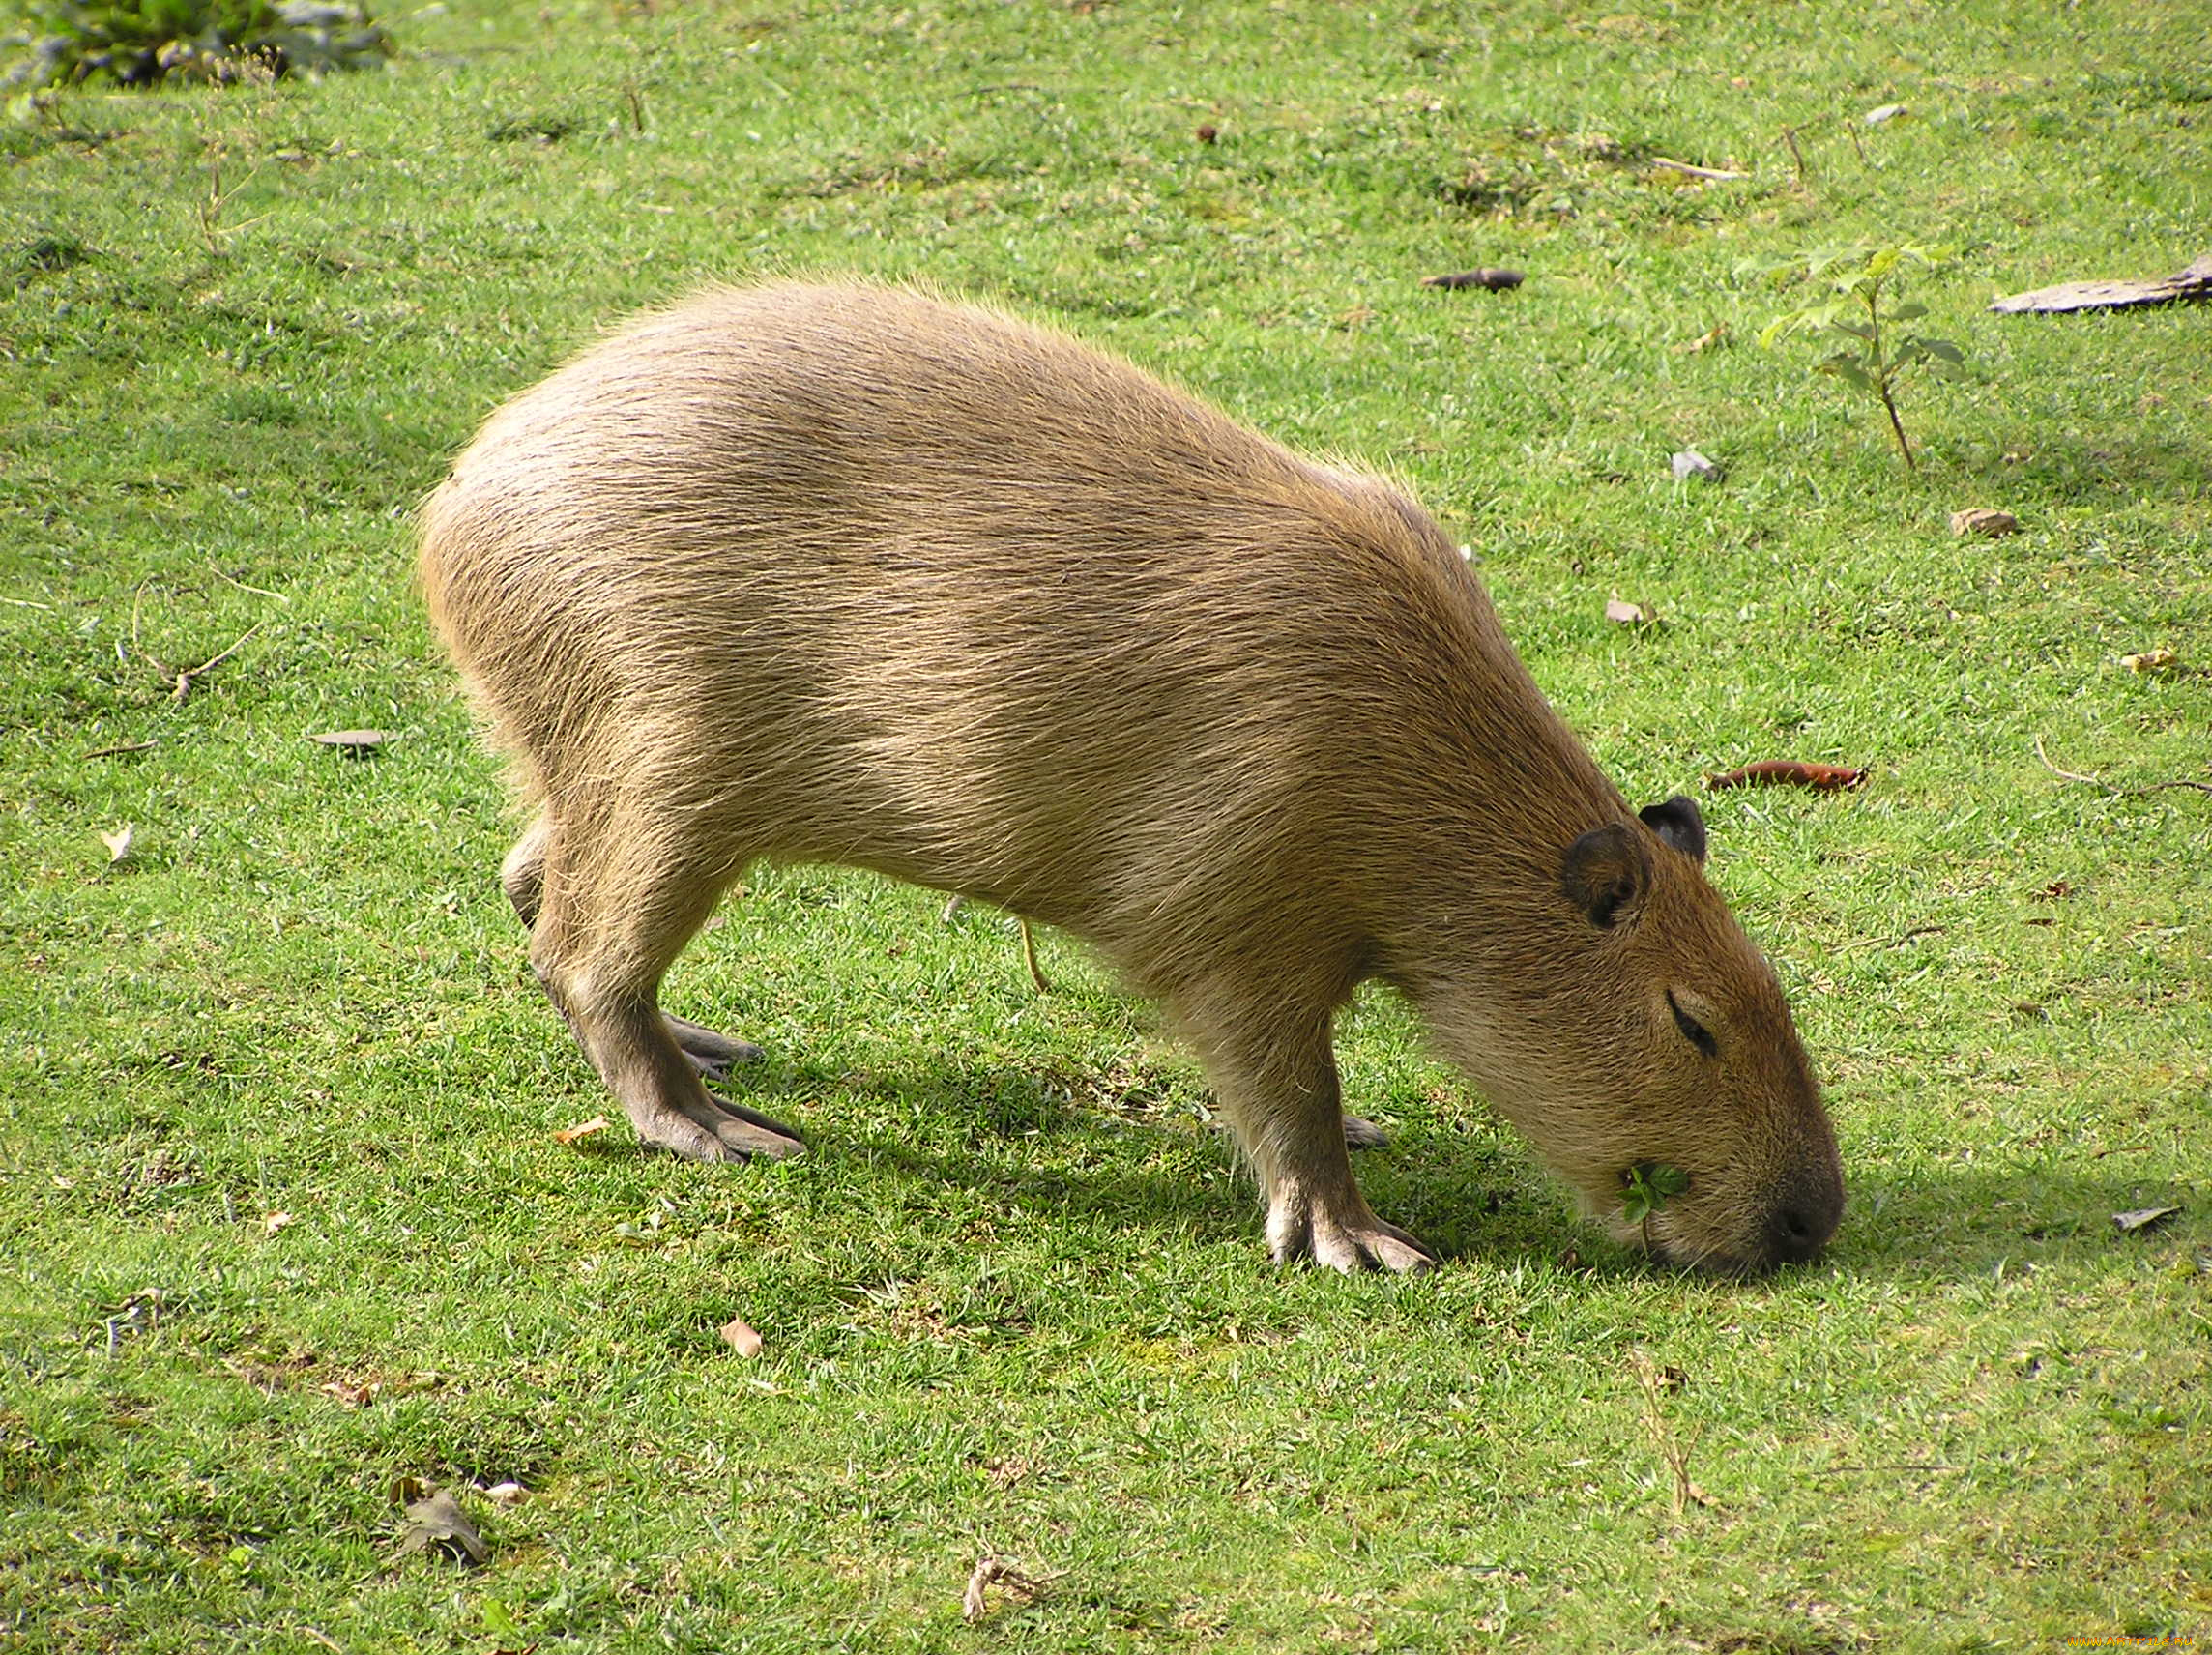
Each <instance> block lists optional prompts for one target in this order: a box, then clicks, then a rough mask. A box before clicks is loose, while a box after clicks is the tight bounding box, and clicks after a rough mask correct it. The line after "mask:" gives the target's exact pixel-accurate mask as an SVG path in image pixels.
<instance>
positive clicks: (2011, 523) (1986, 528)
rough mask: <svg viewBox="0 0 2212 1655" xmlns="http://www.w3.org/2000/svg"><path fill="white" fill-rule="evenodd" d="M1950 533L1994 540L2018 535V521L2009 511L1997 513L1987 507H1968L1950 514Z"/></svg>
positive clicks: (1994, 509)
mask: <svg viewBox="0 0 2212 1655" xmlns="http://www.w3.org/2000/svg"><path fill="white" fill-rule="evenodd" d="M1951 533H1952V534H1954V535H1979V536H1981V537H1983V538H1984V539H1989V540H1994V539H1998V538H2000V537H2003V536H2006V535H2017V534H2019V533H2020V519H2019V518H2018V517H2015V516H2014V515H2013V514H2012V513H2011V512H2010V511H1999V510H1997V509H1996V508H1994V507H1989V506H1969V507H1967V508H1965V510H1963V511H1954V512H1952V513H1951Z"/></svg>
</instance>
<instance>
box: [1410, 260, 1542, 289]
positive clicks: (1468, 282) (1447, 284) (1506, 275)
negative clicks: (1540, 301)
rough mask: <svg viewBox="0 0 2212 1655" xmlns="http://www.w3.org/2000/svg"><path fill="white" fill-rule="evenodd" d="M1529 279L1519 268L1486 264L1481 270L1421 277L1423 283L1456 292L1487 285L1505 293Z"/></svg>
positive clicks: (1425, 285)
mask: <svg viewBox="0 0 2212 1655" xmlns="http://www.w3.org/2000/svg"><path fill="white" fill-rule="evenodd" d="M1526 280H1528V277H1527V276H1524V275H1522V274H1521V272H1519V271H1517V270H1504V269H1500V268H1498V267H1495V266H1491V265H1485V266H1484V267H1483V268H1482V269H1480V270H1461V271H1454V272H1453V273H1452V274H1451V275H1449V276H1423V277H1421V285H1422V286H1423V287H1442V288H1449V289H1451V290H1453V291H1455V292H1456V291H1458V290H1459V289H1462V288H1468V287H1486V288H1488V289H1489V290H1490V291H1491V292H1493V293H1505V292H1508V291H1510V290H1511V289H1513V288H1516V287H1519V286H1520V285H1521V284H1522V283H1523V282H1524V281H1526Z"/></svg>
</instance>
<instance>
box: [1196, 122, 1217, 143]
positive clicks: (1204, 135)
mask: <svg viewBox="0 0 2212 1655" xmlns="http://www.w3.org/2000/svg"><path fill="white" fill-rule="evenodd" d="M1196 135H1197V138H1198V141H1199V142H1200V143H1202V144H1210V143H1214V142H1216V141H1217V140H1219V138H1220V136H1221V129H1220V128H1218V127H1215V126H1210V125H1208V126H1204V127H1201V128H1199V130H1198V132H1197V134H1196Z"/></svg>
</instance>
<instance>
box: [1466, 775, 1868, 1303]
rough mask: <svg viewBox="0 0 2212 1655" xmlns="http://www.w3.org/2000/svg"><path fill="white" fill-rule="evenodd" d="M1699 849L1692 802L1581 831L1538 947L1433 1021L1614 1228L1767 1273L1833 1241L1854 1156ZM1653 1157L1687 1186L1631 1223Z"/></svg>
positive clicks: (1774, 987) (1676, 1251) (1654, 1246)
mask: <svg viewBox="0 0 2212 1655" xmlns="http://www.w3.org/2000/svg"><path fill="white" fill-rule="evenodd" d="M1704 856H1705V829H1704V824H1703V820H1702V819H1701V818H1700V817H1699V814H1698V807H1697V806H1696V804H1694V803H1693V802H1691V801H1690V800H1689V799H1687V798H1671V799H1669V800H1668V801H1667V802H1666V803H1664V804H1655V805H1652V806H1650V807H1649V808H1647V809H1645V810H1644V811H1642V812H1640V814H1639V819H1638V820H1636V821H1633V822H1631V821H1616V822H1610V823H1604V824H1601V825H1599V826H1597V827H1591V828H1589V829H1588V830H1587V831H1585V832H1583V833H1581V834H1579V835H1578V836H1576V837H1574V838H1573V839H1572V840H1571V842H1569V843H1567V844H1565V845H1564V846H1562V847H1559V848H1558V850H1557V863H1556V865H1555V866H1554V868H1553V870H1552V875H1551V878H1552V883H1551V888H1550V890H1549V891H1548V892H1547V896H1548V898H1549V901H1548V902H1547V903H1546V904H1545V905H1544V911H1545V914H1546V915H1548V917H1547V918H1545V919H1544V921H1543V922H1542V923H1540V924H1539V925H1537V926H1535V927H1531V928H1530V931H1531V933H1532V934H1533V935H1535V936H1540V937H1541V938H1542V944H1541V945H1540V946H1538V947H1536V948H1534V949H1528V939H1524V940H1523V942H1522V943H1521V944H1517V945H1516V947H1515V949H1514V957H1512V958H1511V959H1510V960H1507V959H1503V958H1499V956H1497V955H1496V954H1494V955H1493V958H1492V966H1493V970H1492V971H1491V972H1490V973H1485V974H1486V975H1488V976H1489V978H1490V981H1489V983H1488V984H1487V986H1486V992H1483V993H1482V994H1481V995H1480V1000H1479V1002H1475V1001H1473V1000H1472V999H1470V1000H1469V1001H1467V1002H1464V1003H1463V1004H1462V1005H1461V1006H1459V1007H1454V1008H1449V1009H1447V1008H1443V1007H1440V1008H1439V1010H1440V1012H1441V1015H1440V1016H1439V1017H1438V1018H1437V1019H1436V1022H1437V1027H1438V1029H1439V1032H1440V1034H1441V1038H1442V1043H1443V1045H1444V1046H1445V1048H1446V1055H1447V1056H1449V1057H1451V1058H1453V1059H1455V1060H1458V1061H1459V1062H1460V1063H1461V1065H1462V1066H1463V1067H1466V1068H1467V1069H1469V1070H1470V1073H1471V1074H1472V1075H1473V1078H1474V1079H1475V1080H1476V1081H1477V1083H1478V1084H1480V1085H1481V1086H1482V1088H1483V1089H1484V1091H1485V1092H1486V1093H1487V1094H1488V1095H1489V1097H1490V1098H1491V1100H1492V1101H1493V1102H1494V1103H1495V1104H1496V1105H1497V1106H1498V1107H1499V1109H1500V1110H1501V1111H1502V1112H1503V1113H1504V1114H1505V1116H1506V1117H1507V1118H1509V1119H1511V1120H1512V1121H1513V1123H1514V1124H1515V1125H1516V1126H1517V1127H1519V1128H1520V1129H1521V1130H1522V1131H1523V1132H1524V1133H1526V1134H1527V1135H1528V1138H1529V1140H1530V1141H1531V1142H1532V1143H1533V1144H1534V1145H1535V1146H1536V1148H1537V1149H1538V1151H1539V1152H1540V1153H1541V1154H1542V1155H1543V1156H1544V1158H1545V1160H1546V1161H1548V1162H1549V1163H1550V1164H1551V1166H1552V1168H1553V1169H1554V1171H1556V1172H1557V1174H1558V1175H1559V1176H1561V1177H1563V1178H1564V1179H1565V1180H1566V1181H1567V1182H1568V1183H1569V1184H1570V1185H1572V1186H1573V1188H1574V1190H1575V1192H1576V1194H1577V1195H1578V1196H1579V1197H1580V1198H1581V1200H1582V1203H1583V1205H1584V1206H1585V1207H1586V1210H1588V1211H1589V1212H1590V1213H1591V1214H1592V1215H1593V1216H1596V1217H1599V1218H1601V1219H1603V1220H1604V1221H1605V1222H1606V1223H1607V1226H1608V1228H1609V1229H1610V1230H1611V1231H1612V1232H1613V1234H1615V1236H1616V1237H1617V1238H1618V1239H1619V1240H1621V1241H1623V1242H1625V1243H1627V1244H1628V1245H1630V1246H1648V1247H1649V1248H1650V1250H1651V1251H1652V1252H1653V1253H1654V1254H1656V1255H1657V1256H1658V1257H1660V1258H1662V1259H1665V1260H1667V1261H1669V1262H1671V1263H1679V1264H1687V1265H1694V1266H1697V1267H1699V1268H1702V1269H1706V1270H1711V1271H1715V1272H1718V1273H1722V1274H1731V1275H1748V1274H1759V1273H1763V1272H1765V1271H1767V1270H1771V1269H1773V1268H1774V1267H1776V1266H1777V1265H1780V1264H1785V1263H1800V1262H1803V1261H1805V1260H1809V1259H1811V1258H1813V1257H1814V1256H1815V1255H1817V1254H1818V1253H1819V1251H1820V1248H1821V1247H1822V1246H1823V1245H1824V1244H1825V1243H1826V1241H1827V1240H1828V1238H1829V1236H1831V1235H1832V1234H1835V1230H1836V1224H1837V1221H1838V1220H1839V1219H1840V1218H1841V1217H1842V1215H1843V1209H1844V1176H1843V1167H1842V1163H1841V1162H1840V1161H1839V1159H1838V1158H1837V1154H1836V1135H1835V1130H1834V1128H1833V1127H1832V1126H1831V1125H1830V1124H1829V1121H1828V1116H1827V1112H1826V1111H1825V1110H1824V1109H1823V1108H1822V1107H1821V1104H1820V1091H1819V1087H1818V1086H1817V1085H1816V1084H1815V1082H1814V1079H1813V1073H1812V1068H1811V1065H1810V1064H1808V1063H1807V1061H1806V1060H1805V1051H1804V1048H1803V1047H1802V1046H1801V1045H1800V1044H1799V1043H1798V1039H1797V1030H1796V1026H1795V1025H1794V1024H1793V1023H1792V1022H1791V1020H1790V1007H1789V1004H1788V1002H1786V1001H1785V1000H1784V999H1783V995H1782V989H1781V985H1780V984H1779V983H1777V982H1776V981H1775V978H1774V972H1773V969H1772V968H1771V967H1770V966H1768V964H1767V963H1766V961H1765V959H1764V958H1763V957H1762V956H1761V953H1760V952H1759V950H1758V949H1757V948H1756V947H1754V946H1753V945H1752V943H1751V940H1750V939H1749V938H1748V937H1746V936H1745V935H1744V934H1743V930H1742V928H1741V927H1740V926H1738V925H1737V923H1736V921H1735V918H1734V916H1733V915H1732V914H1731V913H1730V912H1729V909H1728V905H1727V904H1726V903H1725V902H1723V901H1722V899H1721V896H1720V893H1719V892H1717V891H1716V890H1714V888H1713V887H1712V886H1711V885H1710V884H1708V883H1707V881H1706V879H1705V876H1704V870H1703V862H1704ZM1524 950H1527V951H1524ZM1500 967H1503V968H1506V969H1504V970H1500V969H1499V968H1500ZM1472 1047H1479V1048H1480V1050H1479V1051H1475V1050H1471V1049H1470V1048H1472ZM1661 1168H1674V1169H1676V1170H1678V1171H1679V1172H1680V1173H1681V1174H1684V1175H1687V1178H1688V1183H1687V1187H1685V1188H1683V1189H1681V1190H1680V1191H1679V1193H1676V1194H1673V1195H1671V1196H1668V1197H1667V1198H1666V1199H1665V1200H1663V1201H1662V1202H1661V1203H1660V1204H1659V1205H1658V1206H1657V1208H1656V1209H1655V1210H1653V1211H1651V1212H1650V1213H1649V1215H1648V1216H1647V1217H1644V1218H1642V1219H1640V1220H1637V1221H1631V1219H1630V1218H1629V1217H1628V1214H1627V1209H1626V1207H1625V1205H1624V1201H1625V1197H1626V1195H1627V1193H1628V1190H1629V1187H1630V1182H1631V1178H1632V1176H1633V1175H1634V1174H1635V1173H1636V1172H1637V1171H1638V1170H1639V1169H1642V1170H1644V1173H1645V1181H1646V1183H1647V1184H1650V1183H1652V1182H1656V1181H1658V1180H1659V1178H1660V1177H1661V1176H1663V1175H1660V1174H1659V1173H1658V1171H1657V1170H1658V1169H1661ZM1667 1181H1669V1182H1672V1181H1673V1180H1672V1179H1669V1180H1667Z"/></svg>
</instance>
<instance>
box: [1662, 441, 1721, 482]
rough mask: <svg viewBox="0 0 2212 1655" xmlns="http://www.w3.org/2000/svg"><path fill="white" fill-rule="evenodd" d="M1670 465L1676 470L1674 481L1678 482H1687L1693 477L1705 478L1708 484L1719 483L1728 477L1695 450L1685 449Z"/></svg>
mask: <svg viewBox="0 0 2212 1655" xmlns="http://www.w3.org/2000/svg"><path fill="white" fill-rule="evenodd" d="M1670 463H1672V464H1673V466H1674V480H1675V481H1676V482H1683V481H1686V480H1688V479H1690V478H1693V477H1698V478H1703V479H1705V480H1706V481H1707V482H1718V481H1720V479H1722V478H1723V477H1725V476H1726V475H1727V473H1725V472H1724V471H1722V470H1721V468H1720V467H1719V466H1717V465H1715V464H1714V463H1713V462H1712V461H1711V460H1708V459H1707V458H1705V456H1704V455H1703V454H1701V453H1700V452H1698V450H1695V449H1684V450H1682V451H1681V452H1680V453H1678V454H1676V455H1675V456H1674V459H1673V460H1672V462H1670Z"/></svg>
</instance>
